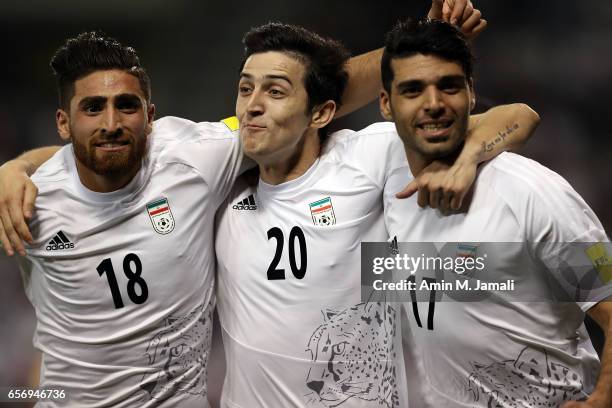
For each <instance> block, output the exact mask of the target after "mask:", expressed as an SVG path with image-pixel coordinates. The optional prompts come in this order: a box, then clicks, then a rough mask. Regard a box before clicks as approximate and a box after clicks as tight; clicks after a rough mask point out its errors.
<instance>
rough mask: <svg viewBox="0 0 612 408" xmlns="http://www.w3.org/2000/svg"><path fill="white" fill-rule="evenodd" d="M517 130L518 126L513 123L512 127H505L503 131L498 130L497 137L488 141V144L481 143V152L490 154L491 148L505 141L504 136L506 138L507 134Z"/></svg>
mask: <svg viewBox="0 0 612 408" xmlns="http://www.w3.org/2000/svg"><path fill="white" fill-rule="evenodd" d="M518 128H519V124H518V123H515V124H514V125H512V126H506V129H505V130H500V131H499V132H498V133H497V135H496V136H495V139H493V140H491V141H489V142H482V151H483V153H484V152H490V151H491V150H493V148H494V147H495V146H496V145H498V144H500V143H501V142H503V141H504V140H506V136H508V135H509V134H511V133H513V132H515V131H516V130H517V129H518Z"/></svg>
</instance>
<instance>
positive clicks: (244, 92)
mask: <svg viewBox="0 0 612 408" xmlns="http://www.w3.org/2000/svg"><path fill="white" fill-rule="evenodd" d="M238 92H240V94H241V95H247V94H249V93H250V92H251V87H250V86H239V87H238Z"/></svg>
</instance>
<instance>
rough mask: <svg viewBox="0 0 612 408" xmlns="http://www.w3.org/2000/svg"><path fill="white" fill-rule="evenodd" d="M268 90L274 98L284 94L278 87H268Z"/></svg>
mask: <svg viewBox="0 0 612 408" xmlns="http://www.w3.org/2000/svg"><path fill="white" fill-rule="evenodd" d="M269 92H270V95H272V96H273V97H275V98H277V97H281V96H283V95H285V93H284V92H283V91H281V90H280V89H270V91H269Z"/></svg>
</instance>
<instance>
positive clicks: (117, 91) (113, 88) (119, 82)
mask: <svg viewBox="0 0 612 408" xmlns="http://www.w3.org/2000/svg"><path fill="white" fill-rule="evenodd" d="M118 95H136V96H138V97H139V98H142V99H144V98H145V95H144V92H143V90H142V88H141V86H140V81H139V80H138V78H137V77H136V76H134V75H131V74H129V73H128V72H126V71H122V70H119V69H111V70H99V71H94V72H92V73H90V74H88V75H86V76H84V77H82V78H79V79H77V80H76V81H75V82H74V97H73V100H76V101H77V102H78V101H79V100H82V99H84V98H90V97H104V98H113V97H116V96H118Z"/></svg>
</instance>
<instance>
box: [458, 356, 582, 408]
mask: <svg viewBox="0 0 612 408" xmlns="http://www.w3.org/2000/svg"><path fill="white" fill-rule="evenodd" d="M472 368H473V370H472V373H471V374H470V377H469V380H468V389H467V390H468V391H470V392H471V394H472V396H473V398H474V402H486V404H487V407H504V408H514V407H517V408H523V407H558V406H559V405H560V403H561V402H563V401H568V400H572V399H575V398H577V397H579V396H583V395H584V394H582V393H581V391H582V386H583V383H582V379H581V378H580V376H579V375H578V374H577V373H576V372H574V371H573V370H572V369H570V368H568V367H566V366H564V365H563V364H559V363H556V362H554V361H552V360H551V359H550V357H549V355H548V354H547V353H546V351H544V350H535V349H530V348H528V347H525V348H524V349H523V350H521V352H520V354H519V355H518V357H517V358H516V360H506V361H502V362H498V363H493V364H489V365H487V366H485V365H482V364H479V363H472ZM581 394H582V395H581Z"/></svg>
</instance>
